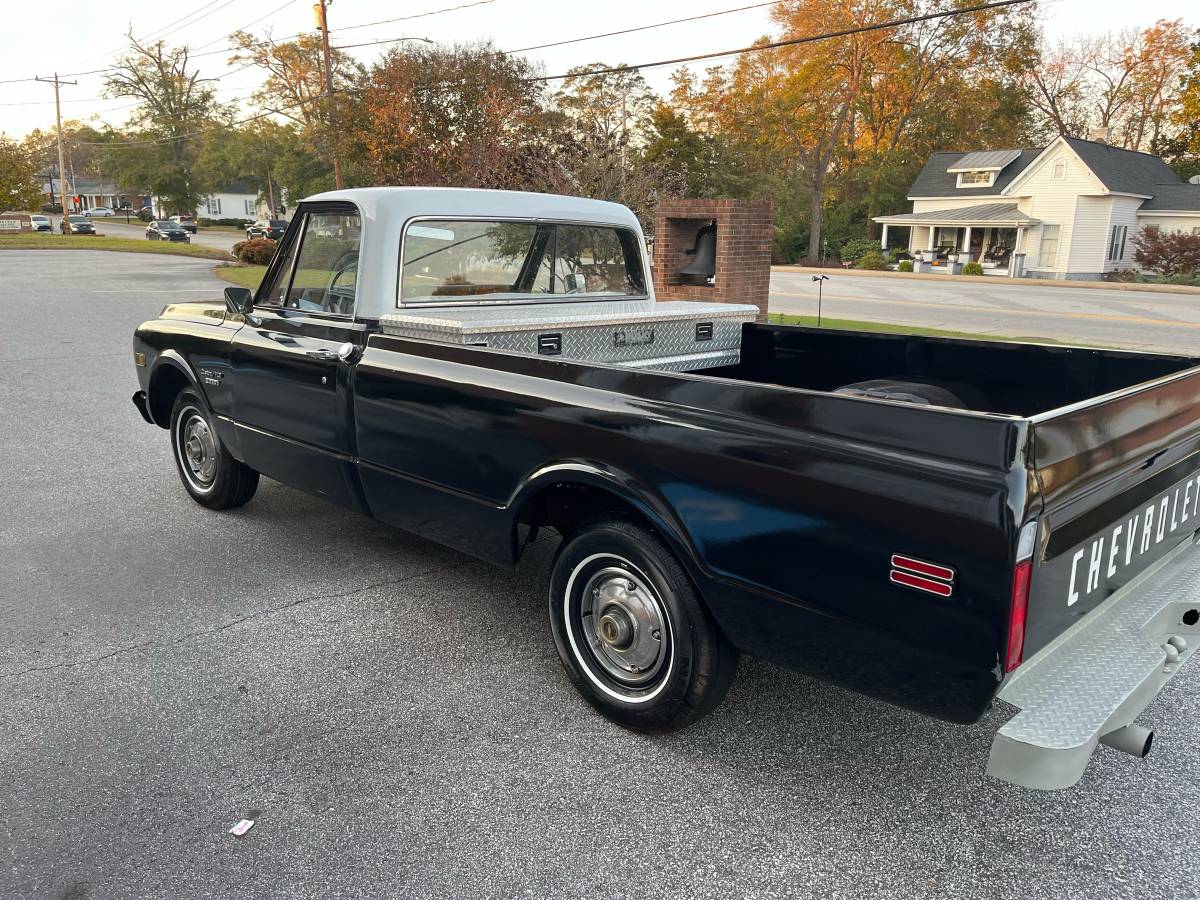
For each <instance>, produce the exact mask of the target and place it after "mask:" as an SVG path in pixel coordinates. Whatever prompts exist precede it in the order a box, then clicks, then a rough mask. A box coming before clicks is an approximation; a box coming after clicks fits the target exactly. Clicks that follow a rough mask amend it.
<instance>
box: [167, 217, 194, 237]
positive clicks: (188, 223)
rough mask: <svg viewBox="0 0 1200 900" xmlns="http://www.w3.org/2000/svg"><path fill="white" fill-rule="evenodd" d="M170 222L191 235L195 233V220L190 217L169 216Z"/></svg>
mask: <svg viewBox="0 0 1200 900" xmlns="http://www.w3.org/2000/svg"><path fill="white" fill-rule="evenodd" d="M171 221H172V222H175V223H176V224H177V225H179V227H180V228H182V229H183V230H184V231H189V232H191V233H192V234H195V233H196V220H195V219H193V218H192V217H191V216H171Z"/></svg>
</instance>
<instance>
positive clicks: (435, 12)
mask: <svg viewBox="0 0 1200 900" xmlns="http://www.w3.org/2000/svg"><path fill="white" fill-rule="evenodd" d="M495 2H496V0H474V2H472V3H460V4H459V5H458V6H446V7H443V8H442V9H432V10H430V11H429V12H423V13H414V14H413V15H411V16H397V17H396V18H394V19H380V20H379V21H378V22H363V23H362V24H361V25H342V26H339V27H338V28H330V29H329V30H330V31H354V30H355V29H356V28H371V27H372V26H374V25H390V24H391V23H392V22H407V21H408V20H409V19H424V18H425V17H427V16H439V15H441V14H442V13H448V12H455V11H457V10H460V9H469V8H470V7H472V6H485V5H486V4H488V3H495Z"/></svg>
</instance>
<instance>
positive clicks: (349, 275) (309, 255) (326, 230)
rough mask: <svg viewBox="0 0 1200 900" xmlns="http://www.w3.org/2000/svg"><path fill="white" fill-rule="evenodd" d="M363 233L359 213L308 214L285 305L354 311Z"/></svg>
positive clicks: (340, 312)
mask: <svg viewBox="0 0 1200 900" xmlns="http://www.w3.org/2000/svg"><path fill="white" fill-rule="evenodd" d="M361 233H362V229H361V227H360V224H359V218H358V214H357V213H311V214H309V216H308V218H307V219H306V220H305V223H304V231H303V233H302V234H301V235H300V256H299V258H298V259H297V260H296V267H295V273H294V274H293V276H292V281H291V285H290V286H289V287H288V291H287V295H286V298H285V299H284V304H283V305H284V306H287V307H290V308H292V309H300V310H307V311H309V312H324V313H333V314H335V315H340V316H352V315H354V289H355V285H356V283H357V278H358V245H359V240H360V237H361Z"/></svg>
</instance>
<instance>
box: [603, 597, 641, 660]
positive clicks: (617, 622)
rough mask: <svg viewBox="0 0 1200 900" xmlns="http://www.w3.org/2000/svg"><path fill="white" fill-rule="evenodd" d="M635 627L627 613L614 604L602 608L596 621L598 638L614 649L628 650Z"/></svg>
mask: <svg viewBox="0 0 1200 900" xmlns="http://www.w3.org/2000/svg"><path fill="white" fill-rule="evenodd" d="M636 628H637V626H636V625H634V623H633V620H632V619H631V618H630V617H629V613H627V612H625V610H623V609H621V607H619V606H617V605H615V604H614V605H612V606H609V607H608V608H606V609H605V610H604V613H603V615H601V616H600V621H599V622H598V623H597V631H599V632H600V639H601V640H603V641H604V643H606V644H608V646H610V647H612V648H613V649H614V650H628V649H629V647H630V646H631V645H632V644H633V638H634V632H635V631H636Z"/></svg>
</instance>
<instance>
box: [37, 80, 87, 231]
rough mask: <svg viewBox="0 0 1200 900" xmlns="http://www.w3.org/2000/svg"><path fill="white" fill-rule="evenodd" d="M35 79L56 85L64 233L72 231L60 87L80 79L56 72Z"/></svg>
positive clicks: (52, 179) (60, 196) (60, 190)
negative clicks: (68, 205) (68, 202)
mask: <svg viewBox="0 0 1200 900" xmlns="http://www.w3.org/2000/svg"><path fill="white" fill-rule="evenodd" d="M34 80H35V81H45V82H47V83H49V84H53V85H54V119H55V122H56V124H57V127H58V196H59V199H61V200H62V210H63V226H62V232H63V234H70V233H71V214H70V213H69V212H67V163H66V159H67V157H66V154H65V153H64V152H63V139H62V103H60V102H59V99H58V87H59V85H62V84H79V82H78V81H60V80H59V77H58V73H57V72H55V73H54V77H53V78H41V77H38V76H34ZM50 188H51V194H53V193H54V191H53V188H54V177H53V176H51V177H50Z"/></svg>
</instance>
